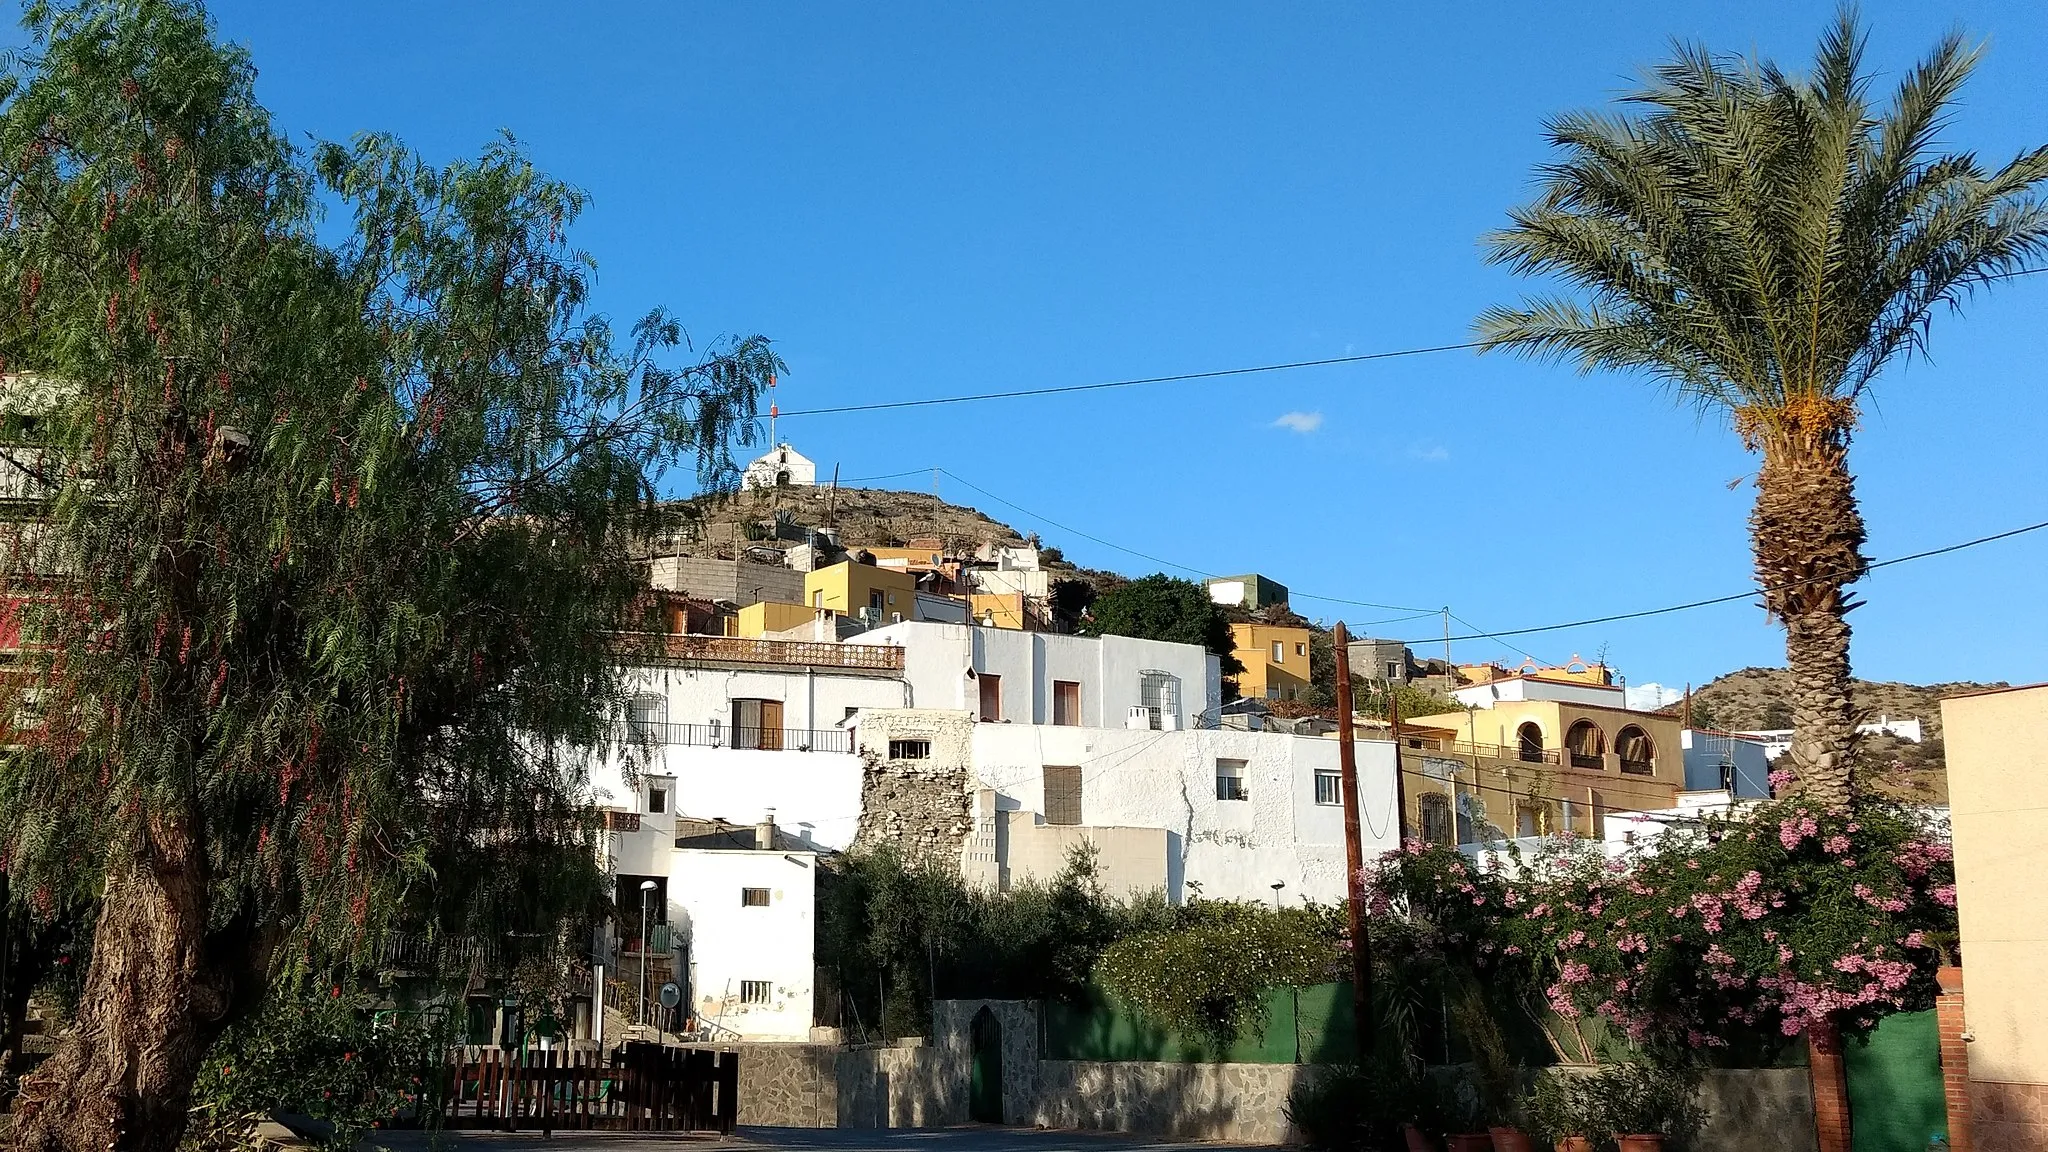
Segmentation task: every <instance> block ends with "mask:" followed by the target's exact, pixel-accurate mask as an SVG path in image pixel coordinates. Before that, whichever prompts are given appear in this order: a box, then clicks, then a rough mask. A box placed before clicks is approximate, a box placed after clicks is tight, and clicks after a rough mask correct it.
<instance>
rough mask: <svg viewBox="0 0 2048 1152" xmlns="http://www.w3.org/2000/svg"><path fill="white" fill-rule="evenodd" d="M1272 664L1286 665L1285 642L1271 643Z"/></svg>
mask: <svg viewBox="0 0 2048 1152" xmlns="http://www.w3.org/2000/svg"><path fill="white" fill-rule="evenodd" d="M1273 663H1275V664H1285V663H1287V642H1286V641H1285V640H1275V641H1273Z"/></svg>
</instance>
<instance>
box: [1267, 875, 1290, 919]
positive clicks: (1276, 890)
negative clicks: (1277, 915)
mask: <svg viewBox="0 0 2048 1152" xmlns="http://www.w3.org/2000/svg"><path fill="white" fill-rule="evenodd" d="M1268 887H1270V888H1272V889H1273V911H1275V912H1278V911H1279V910H1280V890H1281V889H1282V888H1285V887H1287V881H1285V880H1275V881H1273V883H1272V884H1270V885H1268Z"/></svg>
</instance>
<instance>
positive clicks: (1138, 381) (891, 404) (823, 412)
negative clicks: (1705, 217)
mask: <svg viewBox="0 0 2048 1152" xmlns="http://www.w3.org/2000/svg"><path fill="white" fill-rule="evenodd" d="M2043 272H2048V267H2041V268H2017V269H2014V270H2012V271H2009V272H1993V273H1990V274H1988V275H1985V276H1980V277H1978V278H1977V280H1980V281H1990V280H2017V279H2019V278H2020V277H2022V276H2033V275H2037V274H2040V273H2043ZM1973 282H1974V281H1973ZM1629 327H1636V325H1627V324H1618V325H1614V326H1613V328H1612V329H1600V331H1611V330H1616V329H1621V328H1629ZM1492 343H1493V342H1492V341H1489V340H1466V341H1463V342H1461V343H1456V344H1431V345H1427V346H1423V347H1417V348H1395V349H1391V350H1389V351H1386V352H1363V353H1360V354H1358V355H1356V356H1330V357H1326V358H1324V359H1321V360H1290V361H1287V362H1285V363H1280V364H1254V365H1249V366H1246V367H1241V368H1215V369H1211V370H1209V371H1206V372H1180V373H1175V374H1173V375H1169V376H1141V377H1137V378H1134V379H1130V380H1104V381H1100V382H1098V383H1094V384H1060V385H1052V386H1049V387H1045V388H1018V389H1014V390H1011V391H1007V392H977V393H973V394H970V395H965V396H933V397H927V398H925V399H922V400H885V401H878V402H876V403H873V404H843V405H839V406H837V407H832V408H804V409H799V410H797V411H794V412H783V413H781V414H780V418H783V419H787V418H789V417H791V416H838V415H843V414H846V413H852V412H885V411H891V410H894V409H900V408H930V407H934V406H936V405H941V404H972V403H978V402H980V401H983V400H1014V399H1020V398H1023V397H1027V396H1060V395H1065V394H1067V393H1072V392H1100V391H1104V390H1106V389H1111V388H1137V387H1142V386H1144V385H1148V384H1179V383H1186V382H1187V381H1190V380H1216V379H1221V378H1223V377H1228V376H1252V375H1258V374H1261V373H1267V372H1292V371H1295V370H1297V369H1302V368H1328V367H1332V366H1334V365H1339V364H1365V363H1370V362H1372V361H1375V360H1397V359H1402V358H1405V357H1410V356H1433V355H1436V354H1438V353H1442V352H1467V351H1472V350H1474V349H1479V348H1485V347H1488V346H1489V345H1491V344H1492ZM756 419H765V417H756ZM1314 599H1328V597H1314Z"/></svg>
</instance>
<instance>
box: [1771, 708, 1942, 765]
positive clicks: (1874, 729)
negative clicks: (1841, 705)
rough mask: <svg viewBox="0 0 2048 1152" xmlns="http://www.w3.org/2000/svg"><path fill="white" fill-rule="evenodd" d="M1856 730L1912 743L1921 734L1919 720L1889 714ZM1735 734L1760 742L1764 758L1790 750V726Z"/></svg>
mask: <svg viewBox="0 0 2048 1152" xmlns="http://www.w3.org/2000/svg"><path fill="white" fill-rule="evenodd" d="M1856 731H1857V733H1858V734H1860V735H1863V736H1893V737H1897V738H1898V739H1900V740H1905V741H1908V742H1910V743H1913V744H1918V743H1920V741H1921V738H1922V736H1923V729H1922V727H1921V724H1920V721H1918V720H1894V719H1892V718H1891V717H1890V716H1880V717H1878V718H1877V719H1875V720H1872V721H1870V722H1868V723H1865V724H1858V725H1857V726H1856ZM1736 735H1737V736H1742V737H1745V738H1747V739H1750V740H1755V741H1757V742H1759V743H1761V744H1762V745H1763V746H1764V756H1765V758H1767V759H1770V760H1776V759H1777V758H1778V757H1780V756H1783V755H1784V754H1785V753H1787V752H1790V751H1791V750H1792V729H1790V728H1760V729H1754V730H1751V731H1747V732H1737V733H1736Z"/></svg>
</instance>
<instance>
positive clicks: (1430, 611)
mask: <svg viewBox="0 0 2048 1152" xmlns="http://www.w3.org/2000/svg"><path fill="white" fill-rule="evenodd" d="M936 471H938V472H940V473H942V474H943V475H946V476H950V477H952V478H953V479H955V480H958V481H959V482H960V483H962V484H965V485H967V486H968V487H969V488H972V489H974V490H975V491H976V492H979V493H981V494H982V495H983V496H986V497H988V498H989V499H991V500H993V501H995V502H996V503H998V504H1001V505H1003V506H1005V507H1007V508H1011V509H1014V510H1016V511H1018V512H1022V513H1023V514H1024V515H1026V516H1029V517H1031V518H1032V519H1033V520H1037V521H1039V522H1040V523H1043V524H1048V525H1050V526H1052V527H1054V528H1057V529H1059V530H1060V531H1062V532H1070V533H1072V534H1074V535H1076V536H1079V537H1081V538H1082V539H1084V540H1092V541H1094V542H1095V543H1097V544H1100V545H1102V546H1103V547H1105V548H1114V549H1116V550H1117V551H1119V552H1122V553H1125V554H1127V555H1131V556H1136V557H1138V558H1139V559H1141V560H1149V561H1151V562H1152V563H1154V564H1163V565H1165V566H1166V567H1168V568H1177V569H1179V570H1180V571H1182V572H1192V573H1194V574H1195V575H1197V576H1205V577H1208V578H1210V579H1214V578H1216V576H1217V573H1214V572H1209V571H1205V570H1203V569H1201V568H1196V567H1193V566H1192V565H1188V564H1177V563H1175V562H1173V561H1171V560H1168V559H1166V558H1165V557H1162V556H1154V555H1152V554H1151V553H1149V552H1140V551H1138V550H1137V549H1136V548H1127V547H1125V546H1124V545H1122V544H1118V543H1116V542H1115V541H1113V540H1105V539H1103V538H1102V537H1100V536H1096V535H1094V534H1092V533H1088V532H1083V531H1081V530H1080V529H1079V528H1072V527H1069V526H1067V525H1065V524H1062V523H1060V522H1059V521H1057V520H1054V519H1052V518H1051V517H1049V516H1041V515H1039V514H1038V513H1036V512H1033V511H1032V510H1031V509H1029V508H1026V507H1024V506H1023V505H1021V504H1018V503H1016V502H1014V501H1011V500H1005V499H1003V498H1002V497H1001V496H998V495H996V494H995V493H993V492H991V491H989V490H988V489H986V488H983V487H982V486H981V485H979V484H976V483H975V482H973V481H972V480H968V479H967V478H965V477H963V476H961V475H960V474H958V473H956V472H952V471H949V470H947V469H945V468H940V469H936ZM1289 595H1290V596H1300V597H1301V598H1302V599H1304V600H1322V601H1325V602H1328V603H1331V604H1351V605H1354V606H1356V607H1359V608H1379V609H1383V610H1385V611H1388V612H1412V613H1414V615H1412V616H1406V617H1401V618H1400V619H1407V620H1419V619H1421V618H1422V617H1424V616H1434V615H1436V614H1437V611H1438V610H1437V609H1435V608H1414V607H1410V606H1408V605H1403V604H1376V603H1374V602H1372V601H1370V600H1344V599H1340V598H1338V597H1335V596H1316V595H1312V594H1310V593H1307V592H1293V591H1291V590H1290V592H1289ZM1398 622H1399V621H1398V620H1380V621H1376V623H1380V624H1392V623H1398Z"/></svg>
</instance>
